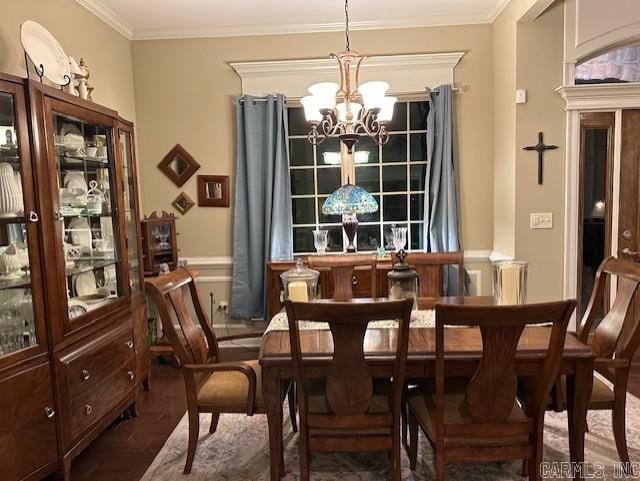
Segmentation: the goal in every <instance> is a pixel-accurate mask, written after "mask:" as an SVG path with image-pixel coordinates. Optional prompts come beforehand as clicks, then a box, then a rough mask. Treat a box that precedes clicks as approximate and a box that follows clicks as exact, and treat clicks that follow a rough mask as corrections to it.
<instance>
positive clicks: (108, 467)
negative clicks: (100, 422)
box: [71, 351, 640, 481]
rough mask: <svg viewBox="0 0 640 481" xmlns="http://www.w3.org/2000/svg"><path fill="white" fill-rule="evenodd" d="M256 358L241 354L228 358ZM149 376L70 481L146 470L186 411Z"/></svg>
mask: <svg viewBox="0 0 640 481" xmlns="http://www.w3.org/2000/svg"><path fill="white" fill-rule="evenodd" d="M256 356H257V352H255V353H253V352H250V351H243V352H242V353H241V354H240V356H235V355H232V356H230V357H231V358H238V357H243V358H245V357H254V358H255V357H256ZM230 357H229V356H227V357H226V359H230ZM151 373H152V377H151V391H150V392H144V391H141V393H140V400H139V405H138V412H139V415H138V417H137V418H132V419H124V418H123V419H121V420H119V421H116V422H115V423H113V424H112V425H111V427H109V428H108V429H107V430H106V431H105V432H104V433H103V434H102V435H101V436H100V437H99V438H98V439H96V440H95V441H94V443H93V444H92V445H91V446H90V447H89V448H87V449H86V450H85V451H84V452H83V453H82V454H81V455H80V456H79V457H78V458H76V460H75V461H74V463H73V468H72V477H71V478H72V481H88V480H91V481H137V480H139V479H140V477H141V476H142V475H143V474H144V472H145V471H146V470H147V468H148V467H149V465H150V464H151V462H152V461H153V459H154V457H155V456H156V454H157V453H158V451H159V450H160V448H162V446H163V445H164V442H165V441H166V439H167V437H168V436H169V435H170V434H171V432H172V431H173V429H174V428H175V426H176V424H177V423H178V421H179V420H180V419H181V418H182V416H183V415H184V413H185V412H186V410H187V406H186V399H185V392H184V384H183V380H182V375H181V373H180V371H179V370H178V369H176V368H175V367H173V366H172V365H171V364H168V363H157V362H154V364H153V365H152V369H151ZM629 392H631V393H632V394H633V395H635V396H636V397H640V365H638V366H636V367H634V368H633V369H632V372H631V378H630V381H629ZM185 480H187V481H188V477H185Z"/></svg>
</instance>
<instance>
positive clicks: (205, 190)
mask: <svg viewBox="0 0 640 481" xmlns="http://www.w3.org/2000/svg"><path fill="white" fill-rule="evenodd" d="M198 205H199V206H200V207H229V176H228V175H199V176H198Z"/></svg>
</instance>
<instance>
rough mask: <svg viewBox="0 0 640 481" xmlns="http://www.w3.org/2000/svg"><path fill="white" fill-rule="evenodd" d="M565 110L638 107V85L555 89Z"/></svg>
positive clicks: (639, 93)
mask: <svg viewBox="0 0 640 481" xmlns="http://www.w3.org/2000/svg"><path fill="white" fill-rule="evenodd" d="M556 92H558V93H559V94H560V95H561V96H562V99H563V100H564V101H565V110H588V109H609V108H610V109H620V108H638V107H640V83H619V84H593V85H589V84H584V85H567V86H563V87H559V88H557V89H556Z"/></svg>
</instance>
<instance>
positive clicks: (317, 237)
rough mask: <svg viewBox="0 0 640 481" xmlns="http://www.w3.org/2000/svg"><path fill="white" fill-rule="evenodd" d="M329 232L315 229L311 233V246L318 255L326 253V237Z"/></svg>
mask: <svg viewBox="0 0 640 481" xmlns="http://www.w3.org/2000/svg"><path fill="white" fill-rule="evenodd" d="M328 234H329V231H328V230H326V229H316V230H314V231H313V245H314V247H315V248H316V251H317V252H318V254H324V253H325V252H326V251H327V237H328Z"/></svg>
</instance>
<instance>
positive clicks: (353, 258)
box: [308, 254, 378, 301]
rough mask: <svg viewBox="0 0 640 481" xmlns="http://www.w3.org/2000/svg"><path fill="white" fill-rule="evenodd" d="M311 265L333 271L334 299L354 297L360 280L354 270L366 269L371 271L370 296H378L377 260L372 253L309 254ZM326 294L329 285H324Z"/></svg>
mask: <svg viewBox="0 0 640 481" xmlns="http://www.w3.org/2000/svg"><path fill="white" fill-rule="evenodd" d="M308 263H309V267H310V268H311V269H315V270H318V271H320V272H331V277H332V280H333V300H334V301H348V300H350V299H353V286H354V284H355V283H357V282H358V278H357V277H356V276H354V270H364V271H368V272H369V273H370V276H371V277H370V279H371V289H370V297H377V296H378V294H377V292H378V288H377V277H378V276H377V271H376V265H377V260H376V257H375V256H374V255H371V254H340V255H323V256H309V258H308ZM322 288H323V291H324V296H327V295H328V293H329V289H328V286H326V285H325V286H323V287H322Z"/></svg>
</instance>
